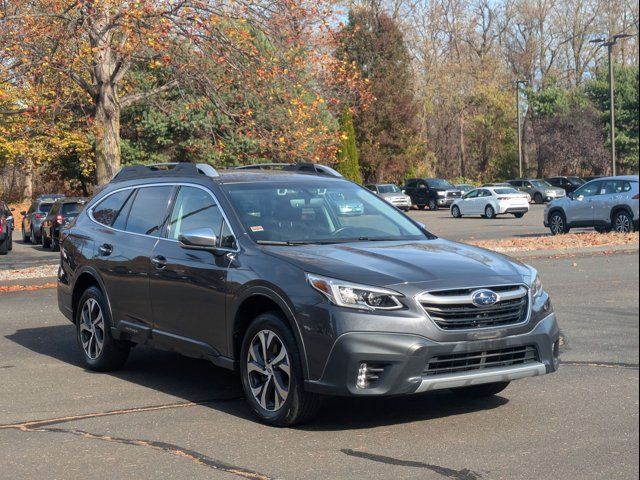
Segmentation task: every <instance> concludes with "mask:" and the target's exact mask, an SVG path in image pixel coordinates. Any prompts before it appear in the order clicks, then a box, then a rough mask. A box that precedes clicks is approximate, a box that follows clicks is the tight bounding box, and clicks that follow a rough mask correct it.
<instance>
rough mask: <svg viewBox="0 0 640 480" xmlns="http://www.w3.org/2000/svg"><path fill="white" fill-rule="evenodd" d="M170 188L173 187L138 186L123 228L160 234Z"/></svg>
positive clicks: (142, 232)
mask: <svg viewBox="0 0 640 480" xmlns="http://www.w3.org/2000/svg"><path fill="white" fill-rule="evenodd" d="M172 190H173V187H170V186H166V187H164V186H163V187H145V188H139V189H138V193H137V194H136V197H135V198H134V200H133V205H132V206H131V211H130V212H129V217H128V218H127V226H126V228H125V230H126V231H127V232H131V233H141V234H144V235H151V236H153V237H158V236H160V231H161V230H162V226H163V225H164V223H165V220H166V217H167V206H168V205H169V199H170V198H171V192H172Z"/></svg>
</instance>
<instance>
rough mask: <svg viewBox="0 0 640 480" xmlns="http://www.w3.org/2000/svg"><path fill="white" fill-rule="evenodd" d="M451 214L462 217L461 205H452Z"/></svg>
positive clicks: (454, 216)
mask: <svg viewBox="0 0 640 480" xmlns="http://www.w3.org/2000/svg"><path fill="white" fill-rule="evenodd" d="M451 216H452V217H453V218H462V213H460V207H458V206H457V205H454V206H453V207H451Z"/></svg>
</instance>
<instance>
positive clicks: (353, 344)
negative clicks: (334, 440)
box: [305, 313, 560, 396]
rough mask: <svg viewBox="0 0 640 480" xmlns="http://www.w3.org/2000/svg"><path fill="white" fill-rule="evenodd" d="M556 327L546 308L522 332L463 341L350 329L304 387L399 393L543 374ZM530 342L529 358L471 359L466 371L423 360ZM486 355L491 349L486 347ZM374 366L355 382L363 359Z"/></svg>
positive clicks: (549, 366)
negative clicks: (368, 378)
mask: <svg viewBox="0 0 640 480" xmlns="http://www.w3.org/2000/svg"><path fill="white" fill-rule="evenodd" d="M559 338H560V331H559V328H558V325H557V322H556V316H555V314H554V313H550V314H549V315H547V316H546V317H545V318H544V319H543V320H541V321H540V322H538V323H537V325H536V326H535V327H534V328H533V329H532V330H531V331H530V332H529V333H526V334H521V335H513V336H506V337H503V338H497V339H491V340H481V341H467V342H435V341H432V340H429V339H427V338H424V337H422V336H419V335H407V334H394V333H380V332H350V333H345V334H343V335H342V336H340V337H339V338H338V339H337V340H336V342H335V344H334V346H333V348H332V350H331V354H330V356H329V359H328V361H327V363H326V366H325V369H324V372H323V374H322V376H321V378H320V379H319V380H313V381H310V380H307V381H306V382H305V387H306V389H307V390H309V391H312V392H316V393H321V394H327V395H342V396H354V395H356V396H379V395H383V396H384V395H403V394H413V393H420V392H425V391H431V390H439V389H447V388H457V387H463V386H469V385H480V384H484V383H494V382H503V381H511V380H516V379H519V378H525V377H531V376H537V375H544V374H547V373H552V372H555V371H556V370H557V369H558V365H559V358H558V349H559ZM528 346H530V347H534V348H535V351H536V352H537V353H536V356H535V358H534V359H532V360H531V361H528V362H526V363H522V364H516V365H506V366H497V367H491V368H483V367H481V365H477V364H476V365H473V366H471V367H470V368H469V369H468V370H466V371H456V372H454V373H442V374H440V373H438V374H429V372H428V371H427V366H428V364H429V361H430V360H431V359H434V358H435V357H440V358H442V357H443V356H445V358H448V357H446V356H450V355H456V356H458V355H462V356H464V355H465V354H469V355H470V356H474V355H475V354H476V353H478V352H484V353H485V354H484V355H483V356H484V357H485V358H486V354H487V352H493V351H498V350H501V351H502V350H505V349H506V350H508V349H513V348H517V347H528ZM489 355H491V354H490V353H489ZM363 364H367V366H373V368H376V369H378V373H376V375H377V377H378V378H377V379H376V380H375V381H373V382H371V383H370V385H369V386H368V387H367V388H359V387H358V386H357V385H356V383H357V380H358V375H359V373H361V372H362V365H363Z"/></svg>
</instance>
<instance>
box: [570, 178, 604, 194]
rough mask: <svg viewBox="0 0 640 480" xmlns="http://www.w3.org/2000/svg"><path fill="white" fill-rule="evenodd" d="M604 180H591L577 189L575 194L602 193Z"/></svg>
mask: <svg viewBox="0 0 640 480" xmlns="http://www.w3.org/2000/svg"><path fill="white" fill-rule="evenodd" d="M600 187H602V182H590V183H587V184H586V185H583V186H582V187H580V188H579V189H578V190H576V193H575V196H576V197H579V196H583V197H594V196H596V195H598V194H599V193H600Z"/></svg>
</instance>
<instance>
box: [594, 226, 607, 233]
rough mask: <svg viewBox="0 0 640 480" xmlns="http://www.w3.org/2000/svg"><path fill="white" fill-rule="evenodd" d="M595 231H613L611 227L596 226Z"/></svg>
mask: <svg viewBox="0 0 640 480" xmlns="http://www.w3.org/2000/svg"><path fill="white" fill-rule="evenodd" d="M594 228H595V231H596V232H598V233H609V232H611V227H594Z"/></svg>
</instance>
